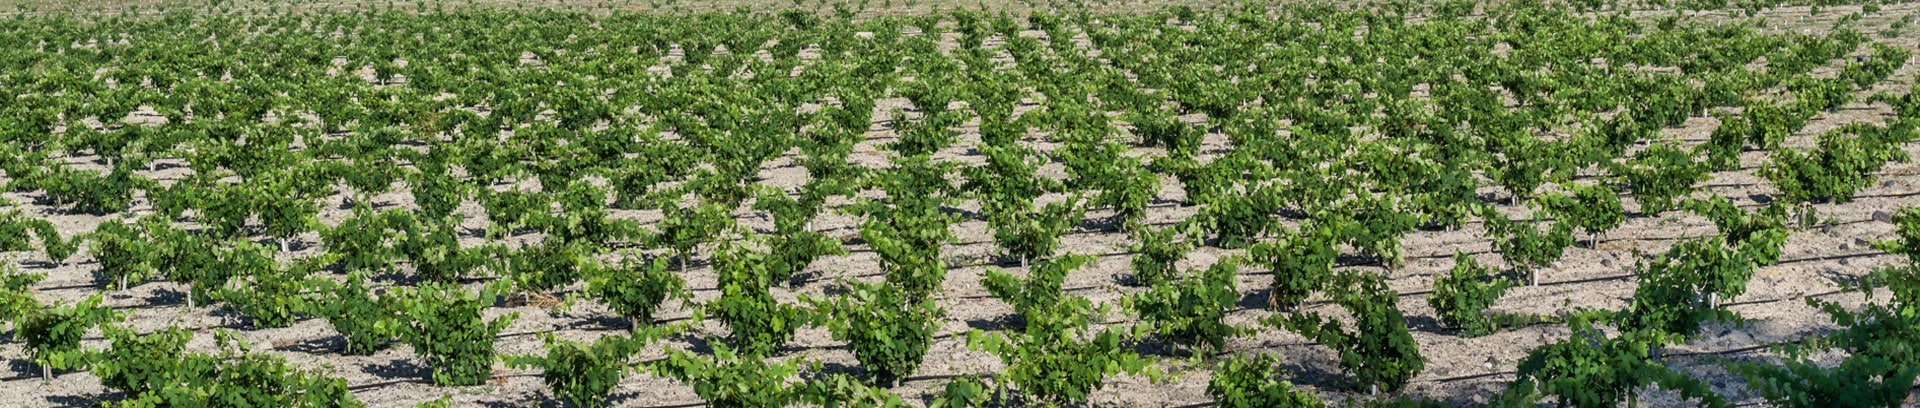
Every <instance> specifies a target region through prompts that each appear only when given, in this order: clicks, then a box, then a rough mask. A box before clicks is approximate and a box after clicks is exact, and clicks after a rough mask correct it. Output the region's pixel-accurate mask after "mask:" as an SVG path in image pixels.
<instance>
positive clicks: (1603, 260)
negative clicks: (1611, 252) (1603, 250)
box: [1600, 258, 1613, 268]
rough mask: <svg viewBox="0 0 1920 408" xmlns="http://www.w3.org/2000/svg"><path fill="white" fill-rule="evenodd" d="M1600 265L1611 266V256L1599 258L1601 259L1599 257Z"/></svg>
mask: <svg viewBox="0 0 1920 408" xmlns="http://www.w3.org/2000/svg"><path fill="white" fill-rule="evenodd" d="M1600 266H1604V267H1608V268H1612V267H1613V258H1601V259H1600Z"/></svg>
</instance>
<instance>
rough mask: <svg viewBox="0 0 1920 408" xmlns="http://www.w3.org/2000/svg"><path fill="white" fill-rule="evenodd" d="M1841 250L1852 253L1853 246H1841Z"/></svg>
mask: <svg viewBox="0 0 1920 408" xmlns="http://www.w3.org/2000/svg"><path fill="white" fill-rule="evenodd" d="M1840 250H1842V251H1852V250H1853V245H1849V244H1840Z"/></svg>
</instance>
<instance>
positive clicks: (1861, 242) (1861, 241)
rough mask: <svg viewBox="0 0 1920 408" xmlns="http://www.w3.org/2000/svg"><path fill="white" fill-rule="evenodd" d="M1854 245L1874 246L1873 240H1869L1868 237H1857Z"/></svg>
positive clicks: (1862, 246)
mask: <svg viewBox="0 0 1920 408" xmlns="http://www.w3.org/2000/svg"><path fill="white" fill-rule="evenodd" d="M1853 246H1857V247H1861V248H1870V247H1873V241H1868V240H1867V239H1866V238H1859V237H1855V238H1854V239H1853Z"/></svg>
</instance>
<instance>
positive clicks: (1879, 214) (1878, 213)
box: [1873, 210, 1893, 224]
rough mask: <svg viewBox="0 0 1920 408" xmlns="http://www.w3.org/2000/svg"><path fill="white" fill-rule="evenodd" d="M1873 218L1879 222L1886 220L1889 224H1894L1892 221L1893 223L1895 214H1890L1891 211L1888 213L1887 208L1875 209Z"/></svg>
mask: <svg viewBox="0 0 1920 408" xmlns="http://www.w3.org/2000/svg"><path fill="white" fill-rule="evenodd" d="M1873 220H1874V221H1879V222H1884V223H1888V224H1892V223H1893V214H1889V213H1887V211H1886V210H1874V211H1873Z"/></svg>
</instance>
